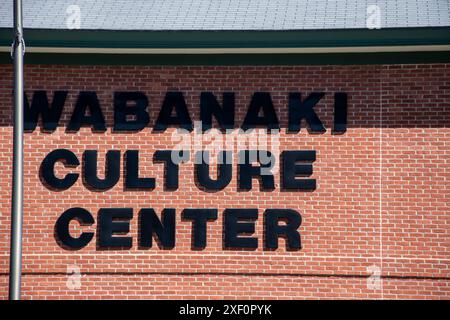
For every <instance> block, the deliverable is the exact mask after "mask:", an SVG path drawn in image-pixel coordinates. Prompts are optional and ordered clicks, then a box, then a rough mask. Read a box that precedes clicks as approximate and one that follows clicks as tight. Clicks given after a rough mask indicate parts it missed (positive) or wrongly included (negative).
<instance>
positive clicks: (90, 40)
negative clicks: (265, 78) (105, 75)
mask: <svg viewBox="0 0 450 320" xmlns="http://www.w3.org/2000/svg"><path fill="white" fill-rule="evenodd" d="M24 37H25V40H26V44H27V47H29V48H31V47H33V48H34V47H53V48H124V49H130V48H136V49H152V48H154V49H156V48H180V49H182V48H191V49H193V48H327V47H333V48H335V47H371V46H373V47H380V46H420V45H450V27H424V28H396V29H376V30H369V29H334V30H288V31H253V30H252V31H247V30H242V31H112V30H56V29H51V30H44V29H25V31H24ZM11 39H12V29H10V28H0V46H9V45H10V44H11Z"/></svg>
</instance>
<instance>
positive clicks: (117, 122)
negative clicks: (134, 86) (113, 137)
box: [114, 92, 150, 131]
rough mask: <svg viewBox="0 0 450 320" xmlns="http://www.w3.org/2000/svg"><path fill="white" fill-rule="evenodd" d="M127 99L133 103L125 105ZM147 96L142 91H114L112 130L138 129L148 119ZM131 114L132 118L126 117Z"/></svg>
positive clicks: (140, 128)
mask: <svg viewBox="0 0 450 320" xmlns="http://www.w3.org/2000/svg"><path fill="white" fill-rule="evenodd" d="M128 101H134V104H133V105H131V106H129V105H127V103H128ZM147 106H148V98H147V96H146V95H145V94H144V93H142V92H114V131H139V130H142V129H144V128H145V126H147V124H148V123H149V121H150V117H149V115H148V112H147V111H146V110H147ZM127 116H133V117H134V119H133V120H129V119H127Z"/></svg>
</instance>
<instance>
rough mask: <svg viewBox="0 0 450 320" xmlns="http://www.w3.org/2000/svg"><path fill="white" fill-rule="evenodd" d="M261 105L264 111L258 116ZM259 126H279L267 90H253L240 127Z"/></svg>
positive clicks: (274, 127)
mask: <svg viewBox="0 0 450 320" xmlns="http://www.w3.org/2000/svg"><path fill="white" fill-rule="evenodd" d="M261 107H262V111H263V113H264V116H262V117H260V116H259V113H260V111H261ZM259 126H265V127H267V128H268V129H279V128H280V123H279V122H278V118H277V114H276V113H275V109H274V107H273V103H272V98H271V97H270V93H268V92H255V93H254V94H253V96H252V100H251V102H250V105H249V107H248V111H247V115H246V116H245V119H244V122H243V123H242V126H241V128H242V129H243V130H247V129H251V128H256V127H259Z"/></svg>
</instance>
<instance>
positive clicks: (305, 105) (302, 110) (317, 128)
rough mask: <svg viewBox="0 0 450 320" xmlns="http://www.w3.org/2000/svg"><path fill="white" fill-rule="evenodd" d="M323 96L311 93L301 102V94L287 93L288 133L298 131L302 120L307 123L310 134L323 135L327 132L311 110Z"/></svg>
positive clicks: (321, 93) (320, 93)
mask: <svg viewBox="0 0 450 320" xmlns="http://www.w3.org/2000/svg"><path fill="white" fill-rule="evenodd" d="M324 95H325V93H324V92H313V93H311V94H310V95H309V96H308V97H307V98H306V99H305V101H303V102H302V94H301V93H299V92H292V93H289V131H293V132H298V131H300V125H301V121H302V120H303V119H305V120H306V122H307V123H308V125H309V127H310V128H311V132H313V133H323V132H325V131H327V130H326V129H325V127H324V126H323V124H322V122H321V121H320V119H319V117H318V116H317V114H316V112H315V111H314V109H313V108H314V106H315V105H316V104H317V103H318V102H319V100H320V99H322V98H323V96H324Z"/></svg>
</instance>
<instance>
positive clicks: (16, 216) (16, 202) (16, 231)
mask: <svg viewBox="0 0 450 320" xmlns="http://www.w3.org/2000/svg"><path fill="white" fill-rule="evenodd" d="M24 49H25V48H24V41H23V29H22V1H21V0H14V42H13V49H12V50H13V52H12V55H13V59H14V138H13V145H14V146H13V181H12V182H13V190H12V208H11V209H12V212H11V251H10V262H9V299H11V300H20V281H21V279H20V278H21V274H22V220H23V103H24V96H23V94H24V84H23V53H24Z"/></svg>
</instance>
